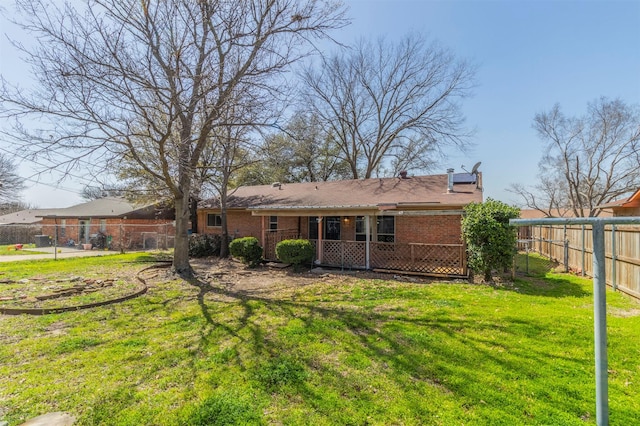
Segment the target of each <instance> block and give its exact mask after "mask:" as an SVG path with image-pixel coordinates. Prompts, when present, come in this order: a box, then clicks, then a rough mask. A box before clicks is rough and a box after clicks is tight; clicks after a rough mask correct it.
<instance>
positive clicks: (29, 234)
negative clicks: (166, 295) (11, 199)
mask: <svg viewBox="0 0 640 426" xmlns="http://www.w3.org/2000/svg"><path fill="white" fill-rule="evenodd" d="M50 211H53V210H52V209H26V210H20V211H17V212H13V213H8V214H5V215H2V216H0V245H6V244H29V243H33V242H34V241H35V236H36V235H39V234H42V217H40V216H42V215H46V214H49V212H50Z"/></svg>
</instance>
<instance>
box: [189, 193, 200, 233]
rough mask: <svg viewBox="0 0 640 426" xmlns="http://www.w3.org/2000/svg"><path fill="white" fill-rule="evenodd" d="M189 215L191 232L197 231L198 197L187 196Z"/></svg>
mask: <svg viewBox="0 0 640 426" xmlns="http://www.w3.org/2000/svg"><path fill="white" fill-rule="evenodd" d="M189 216H190V218H191V232H193V233H197V232H198V197H196V196H195V195H194V196H191V197H190V198H189Z"/></svg>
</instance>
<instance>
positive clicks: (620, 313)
mask: <svg viewBox="0 0 640 426" xmlns="http://www.w3.org/2000/svg"><path fill="white" fill-rule="evenodd" d="M609 315H611V316H614V317H620V318H630V317H638V316H640V309H621V308H609Z"/></svg>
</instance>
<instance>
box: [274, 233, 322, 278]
mask: <svg viewBox="0 0 640 426" xmlns="http://www.w3.org/2000/svg"><path fill="white" fill-rule="evenodd" d="M314 252H315V249H314V247H313V244H311V242H310V241H309V240H282V241H280V242H279V243H278V244H277V245H276V256H277V257H278V259H280V260H281V261H283V262H285V263H291V264H292V265H293V269H294V270H295V271H299V270H300V265H302V264H309V263H311V262H312V261H313V255H314Z"/></svg>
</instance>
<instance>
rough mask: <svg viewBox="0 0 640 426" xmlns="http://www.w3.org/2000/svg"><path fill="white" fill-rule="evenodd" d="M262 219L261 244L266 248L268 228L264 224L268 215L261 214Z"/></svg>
mask: <svg viewBox="0 0 640 426" xmlns="http://www.w3.org/2000/svg"><path fill="white" fill-rule="evenodd" d="M261 218H262V220H261V222H260V226H261V227H262V229H261V234H262V241H261V242H260V244H261V245H262V247H265V248H266V244H265V243H266V241H267V235H266V232H267V231H266V230H265V226H264V221H265V218H266V216H261Z"/></svg>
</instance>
